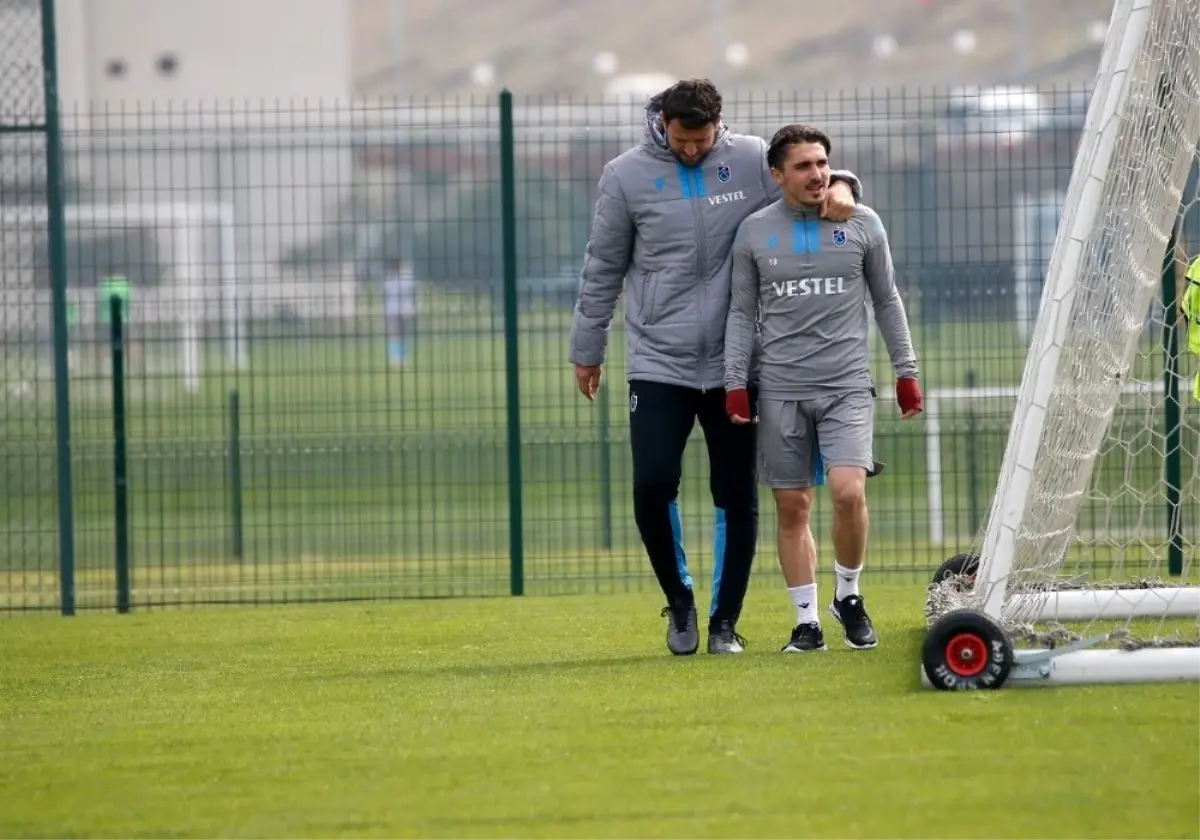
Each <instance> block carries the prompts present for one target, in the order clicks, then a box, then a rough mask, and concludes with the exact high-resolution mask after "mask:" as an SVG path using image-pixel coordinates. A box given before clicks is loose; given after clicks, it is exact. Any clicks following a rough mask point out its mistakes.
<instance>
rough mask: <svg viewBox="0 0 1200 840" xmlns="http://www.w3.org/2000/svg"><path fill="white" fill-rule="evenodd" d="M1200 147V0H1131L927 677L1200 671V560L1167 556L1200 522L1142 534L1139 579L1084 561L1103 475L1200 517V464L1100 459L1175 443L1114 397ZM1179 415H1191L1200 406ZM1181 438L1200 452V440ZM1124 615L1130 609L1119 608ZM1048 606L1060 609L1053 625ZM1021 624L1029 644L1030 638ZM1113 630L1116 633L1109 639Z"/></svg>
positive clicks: (1110, 47) (936, 617) (1166, 675)
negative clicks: (1115, 467)
mask: <svg viewBox="0 0 1200 840" xmlns="http://www.w3.org/2000/svg"><path fill="white" fill-rule="evenodd" d="M1198 150H1200V0H1117V2H1116V3H1115V6H1114V9H1113V14H1112V19H1111V22H1110V26H1109V30H1108V36H1107V38H1106V40H1105V45H1104V50H1103V53H1102V56H1101V59H1100V66H1099V69H1098V71H1097V75H1096V85H1095V92H1094V93H1093V95H1092V99H1091V102H1090V104H1089V108H1088V114H1087V119H1086V122H1085V126H1084V131H1083V136H1082V138H1081V140H1080V144H1079V149H1078V153H1077V156H1076V159H1075V164H1074V168H1073V170H1072V174H1071V179H1070V185H1069V188H1068V191H1067V199H1066V204H1065V206H1064V208H1063V215H1062V219H1061V222H1060V224H1059V227H1058V234H1057V238H1056V240H1055V244H1054V248H1053V252H1052V255H1051V259H1050V265H1049V269H1048V272H1047V278H1046V287H1045V291H1044V293H1043V295H1042V299H1041V305H1040V308H1039V311H1038V317H1037V322H1036V324H1035V326H1034V330H1033V335H1032V342H1031V345H1030V349H1029V352H1028V356H1027V359H1026V364H1025V370H1024V374H1023V377H1022V381H1021V385H1020V388H1019V389H1018V390H1017V393H1016V406H1015V408H1014V410H1013V414H1012V425H1011V428H1010V430H1009V434H1008V441H1007V445H1006V447H1005V451H1004V456H1003V461H1002V462H1001V465H1000V473H999V478H998V480H997V483H996V488H995V493H994V496H993V499H992V504H991V510H990V513H989V515H988V518H987V521H986V524H985V525H984V527H983V530H982V533H981V534H980V535H979V536H978V539H977V541H976V543H975V550H974V551H973V552H972V553H971V555H967V556H965V557H964V558H962V561H963V562H961V563H960V566H959V569H960V571H959V572H958V573H955V574H948V575H947V576H946V577H945V578H943V579H939V580H937V581H935V582H934V583H933V584H932V585H931V587H930V593H929V596H928V598H927V602H926V615H927V618H928V619H929V628H928V630H927V633H926V640H925V645H924V648H923V651H922V660H923V661H922V666H923V667H922V679H923V681H924V683H925V684H926V685H931V686H935V687H937V688H943V689H959V690H961V689H972V688H995V687H999V686H1000V685H1003V684H1015V685H1053V684H1062V683H1080V682H1089V683H1091V682H1146V681H1164V680H1200V589H1197V588H1196V587H1195V585H1194V584H1195V583H1196V581H1195V580H1194V574H1189V572H1188V570H1187V568H1186V566H1185V569H1184V576H1183V585H1166V584H1164V583H1163V582H1162V581H1161V580H1159V579H1158V577H1159V576H1158V574H1157V572H1158V571H1159V568H1160V566H1161V564H1162V563H1163V557H1164V555H1166V554H1167V553H1168V551H1171V552H1177V551H1178V549H1179V548H1180V543H1185V544H1184V545H1183V552H1182V554H1183V555H1184V556H1185V558H1186V559H1185V563H1190V562H1193V561H1194V558H1193V557H1189V556H1187V555H1188V554H1189V553H1190V554H1194V553H1195V549H1196V546H1197V545H1200V541H1198V540H1197V537H1196V535H1195V534H1193V533H1190V532H1189V531H1187V530H1183V531H1182V532H1180V530H1179V529H1178V527H1177V526H1178V523H1175V524H1174V526H1173V528H1174V530H1173V533H1172V535H1171V536H1168V535H1167V531H1168V529H1167V528H1165V527H1164V528H1163V535H1162V538H1161V540H1159V541H1157V542H1151V541H1148V540H1145V539H1144V538H1143V539H1140V540H1137V541H1136V542H1135V545H1134V546H1133V548H1135V549H1136V550H1137V551H1138V552H1139V553H1140V556H1139V559H1138V560H1137V564H1138V565H1139V566H1140V568H1141V569H1142V570H1143V572H1144V574H1145V578H1146V579H1143V580H1142V581H1141V582H1140V583H1139V582H1127V583H1126V584H1124V585H1123V584H1121V583H1117V582H1115V581H1114V582H1113V583H1107V582H1106V581H1105V580H1101V579H1099V575H1098V574H1096V573H1095V572H1094V570H1087V569H1085V568H1083V567H1079V568H1072V565H1071V564H1072V563H1074V562H1077V561H1076V560H1073V559H1072V555H1071V551H1072V548H1073V546H1074V544H1075V543H1076V541H1077V540H1078V539H1079V536H1080V535H1079V527H1078V518H1079V513H1080V510H1081V508H1082V506H1083V504H1084V501H1085V500H1086V499H1087V498H1088V497H1089V493H1091V494H1093V495H1098V496H1100V497H1101V498H1106V499H1110V500H1112V499H1116V498H1128V500H1129V503H1130V504H1133V505H1138V504H1141V505H1143V506H1146V505H1148V504H1149V502H1148V501H1147V500H1148V499H1151V498H1152V497H1155V496H1156V495H1157V494H1160V493H1163V492H1164V491H1165V489H1169V491H1170V492H1171V493H1173V494H1176V495H1179V494H1182V497H1183V506H1182V507H1181V510H1184V511H1186V513H1187V515H1189V516H1190V517H1193V518H1192V520H1191V522H1192V524H1191V528H1192V529H1194V528H1195V519H1194V517H1195V516H1196V515H1197V510H1194V509H1191V508H1200V502H1198V501H1197V498H1198V497H1200V493H1198V492H1197V488H1198V486H1200V468H1197V467H1196V465H1195V464H1191V463H1189V464H1188V465H1187V466H1188V468H1189V472H1187V473H1186V474H1184V475H1183V476H1182V477H1181V478H1180V479H1179V482H1178V483H1181V484H1182V485H1183V486H1174V484H1175V483H1176V482H1168V481H1166V479H1165V478H1164V477H1163V475H1162V473H1157V474H1155V478H1154V479H1153V480H1151V481H1149V482H1147V481H1146V477H1145V475H1143V474H1140V473H1137V471H1136V470H1132V469H1131V471H1130V472H1129V473H1127V474H1126V475H1124V476H1123V479H1124V483H1123V484H1122V486H1121V487H1120V488H1119V489H1117V490H1113V489H1112V488H1109V487H1104V486H1099V485H1101V484H1102V481H1101V479H1102V478H1103V477H1102V476H1099V475H1098V474H1097V464H1098V462H1099V461H1100V460H1101V457H1102V454H1103V453H1104V452H1105V451H1111V448H1110V447H1109V446H1106V445H1107V444H1113V443H1114V442H1115V444H1116V446H1117V450H1116V451H1117V452H1118V454H1121V453H1123V454H1124V455H1125V456H1126V458H1127V460H1128V461H1129V462H1130V463H1133V462H1134V461H1135V459H1136V457H1137V456H1138V455H1139V453H1141V452H1142V451H1143V450H1144V449H1145V448H1147V447H1149V448H1150V449H1151V450H1152V452H1151V455H1152V456H1153V455H1158V454H1161V453H1160V452H1159V448H1160V447H1164V446H1166V444H1165V442H1164V440H1163V439H1161V438H1160V437H1159V431H1158V430H1151V429H1150V428H1149V426H1148V425H1147V426H1145V427H1144V428H1143V429H1141V430H1140V431H1139V433H1137V434H1135V435H1134V436H1133V437H1131V438H1129V439H1123V438H1122V437H1121V435H1122V434H1124V432H1125V430H1124V429H1121V428H1119V424H1118V428H1117V429H1116V430H1114V415H1115V414H1116V411H1117V408H1118V406H1119V404H1120V402H1121V399H1122V394H1124V393H1126V390H1127V388H1128V387H1129V383H1130V379H1131V376H1132V374H1133V373H1134V372H1135V371H1136V370H1137V369H1138V365H1137V362H1138V361H1139V353H1140V349H1141V348H1140V342H1141V337H1142V335H1143V332H1144V327H1145V321H1146V317H1147V313H1148V312H1152V311H1153V309H1152V304H1153V302H1154V301H1155V300H1156V297H1157V296H1158V295H1159V293H1160V291H1161V288H1162V279H1161V278H1162V271H1163V266H1164V261H1165V259H1166V258H1167V257H1168V253H1167V252H1168V247H1169V242H1170V241H1172V234H1173V231H1175V230H1176V226H1177V224H1178V219H1179V215H1180V207H1181V205H1182V204H1184V203H1194V202H1196V201H1197V197H1190V196H1189V197H1188V198H1187V199H1186V200H1185V196H1184V189H1185V186H1186V184H1187V180H1188V176H1189V172H1190V171H1191V170H1192V169H1193V167H1195V166H1196V164H1197V161H1198V160H1200V154H1198ZM1171 258H1174V255H1173V254H1172V255H1171ZM1156 317H1158V318H1159V320H1160V323H1161V321H1162V319H1163V318H1166V319H1171V320H1172V322H1173V320H1174V319H1175V318H1176V317H1177V316H1176V313H1175V312H1170V311H1167V312H1163V313H1162V314H1161V315H1158V316H1156ZM1161 326H1163V327H1165V324H1161ZM1141 360H1142V361H1143V362H1149V361H1150V359H1148V358H1147V357H1145V356H1143V357H1141ZM1181 390H1183V391H1184V393H1186V390H1185V389H1182V388H1181ZM1189 408H1190V409H1191V410H1192V411H1191V412H1189V414H1190V413H1194V408H1195V407H1194V406H1189ZM1185 417H1187V415H1185ZM1181 422H1190V423H1191V424H1192V425H1193V427H1194V424H1195V418H1194V417H1192V418H1188V419H1185V420H1184V421H1181ZM1193 434H1194V429H1187V430H1185V434H1184V436H1185V437H1188V438H1190V437H1191V436H1192V435H1193ZM1175 445H1176V446H1178V449H1177V450H1176V452H1184V453H1195V452H1196V449H1195V447H1196V443H1195V441H1194V440H1187V441H1186V443H1183V444H1178V443H1177V444H1175ZM938 457H939V458H940V452H939V455H938ZM1186 457H1188V458H1189V460H1195V459H1197V455H1196V454H1191V455H1187V456H1186ZM931 483H932V482H931ZM1166 485H1170V486H1169V488H1167V487H1166ZM939 496H940V490H939ZM931 501H932V495H931ZM1114 505H1115V502H1114ZM1101 574H1102V573H1101ZM1189 583H1190V584H1192V585H1187V584H1189ZM1135 619H1149V622H1148V624H1149V625H1151V627H1152V633H1151V634H1149V636H1148V637H1141V636H1138V632H1137V629H1136V627H1135V626H1134V625H1133V624H1132V623H1131V622H1132V621H1133V620H1135ZM1114 621H1116V622H1124V626H1122V627H1117V628H1113V627H1110V626H1107V625H1108V624H1111V623H1112V622H1114ZM1172 621H1175V622H1176V624H1172ZM1039 622H1048V623H1049V624H1050V625H1051V627H1050V628H1049V629H1048V630H1042V629H1039V628H1038V627H1037V626H1036V625H1037V624H1038V623H1039ZM1072 623H1075V624H1082V625H1084V626H1082V627H1078V628H1072V627H1070V626H1069V625H1070V624H1072ZM1135 636H1138V637H1137V638H1135ZM1021 642H1025V643H1028V644H1031V645H1032V647H1027V648H1024V649H1021V648H1018V647H1017V645H1018V644H1020V643H1021ZM1114 642H1115V643H1117V644H1118V645H1119V646H1120V648H1119V649H1095V648H1098V647H1099V646H1101V645H1104V644H1105V643H1109V644H1111V643H1114Z"/></svg>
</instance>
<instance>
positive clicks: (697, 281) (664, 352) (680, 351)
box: [570, 79, 859, 655]
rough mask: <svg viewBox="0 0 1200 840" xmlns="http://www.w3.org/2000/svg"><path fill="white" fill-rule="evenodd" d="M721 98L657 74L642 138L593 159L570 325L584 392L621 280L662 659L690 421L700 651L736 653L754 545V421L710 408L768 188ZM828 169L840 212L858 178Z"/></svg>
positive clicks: (682, 591) (685, 598)
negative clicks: (712, 515) (664, 85)
mask: <svg viewBox="0 0 1200 840" xmlns="http://www.w3.org/2000/svg"><path fill="white" fill-rule="evenodd" d="M721 105H722V101H721V94H720V93H719V92H718V91H717V89H716V87H715V86H714V85H713V84H712V82H709V81H708V80H706V79H693V80H685V81H681V82H678V83H677V84H675V85H672V86H671V87H670V88H668V89H667V90H666V91H664V92H663V93H661V94H659V95H658V96H655V97H654V98H652V99H651V100H650V102H649V103H648V104H647V106H646V135H645V137H644V139H643V141H642V143H641V144H640V145H639V146H637V147H635V148H633V149H630V150H629V151H627V152H625V153H624V154H622V155H620V156H618V157H617V158H615V159H614V160H611V161H609V162H608V164H606V165H605V167H604V171H603V174H602V175H601V176H600V183H599V197H598V199H597V202H596V213H595V217H594V220H593V227H592V236H591V239H590V240H589V242H588V245H587V249H586V251H585V254H584V262H583V270H582V272H581V276H580V284H579V300H578V302H577V303H576V306H575V313H574V318H573V321H572V324H571V354H570V361H571V362H572V363H573V364H574V365H575V378H576V383H577V385H578V387H579V390H580V391H582V392H583V394H584V395H585V396H586V397H587V398H588V399H593V398H594V397H595V394H596V389H597V387H598V386H599V383H600V375H601V366H602V365H603V363H604V358H605V351H606V347H607V339H608V328H609V324H610V322H611V321H612V317H613V313H614V311H615V309H616V304H617V298H618V297H619V296H620V294H621V290H622V288H624V289H625V304H626V306H625V308H626V316H625V317H626V324H627V326H628V333H629V343H628V370H627V378H628V380H629V437H630V445H631V448H632V454H633V499H634V517H635V519H636V520H637V526H638V531H639V533H640V534H641V538H642V543H643V544H644V545H645V547H646V553H647V554H648V555H649V557H650V563H651V565H652V566H653V568H654V573H655V576H656V577H657V579H658V583H659V586H660V587H661V588H662V591H663V594H664V595H665V596H666V598H667V606H666V608H665V609H664V610H663V614H664V615H665V616H667V618H668V622H667V647H668V648H669V649H670V651H671V652H672V653H674V654H676V655H687V654H692V653H695V652H696V650H697V649H698V647H699V631H698V628H697V626H696V602H695V597H694V595H693V593H692V585H691V578H690V577H689V575H688V571H687V561H686V556H685V555H684V553H683V545H682V536H681V534H682V526H681V523H680V519H679V508H678V502H677V500H676V497H677V495H678V491H679V482H680V478H681V474H682V470H683V451H684V448H685V447H686V445H687V439H688V437H689V436H690V434H691V431H692V427H693V425H694V424H695V422H696V421H697V420H699V421H700V425H701V428H703V430H704V438H705V442H706V444H707V447H708V454H709V464H710V473H711V479H710V489H711V492H712V498H713V504H714V505H715V506H716V511H717V520H716V534H715V536H714V552H713V553H714V562H713V593H712V605H711V608H710V611H709V622H708V651H709V653H740V652H741V651H742V649H743V645H744V640H743V639H742V638H741V637H740V636H739V635H738V634H737V632H736V625H737V621H738V618H739V616H740V615H741V610H742V602H743V601H744V600H745V596H746V587H747V585H748V583H749V580H750V567H751V565H752V563H753V560H754V552H755V546H756V543H757V541H758V489H757V478H756V471H755V468H756V449H755V439H754V428H753V426H738V425H735V424H733V423H732V422H731V421H730V420H729V418H728V416H727V415H726V413H725V396H724V387H723V386H724V344H725V323H726V319H727V316H728V314H729V301H730V281H731V273H732V257H731V247H732V244H733V238H734V234H735V233H736V232H737V229H738V226H739V225H740V224H741V222H742V220H743V219H745V218H746V217H747V216H749V215H750V214H751V213H754V212H756V211H758V210H760V209H762V208H763V207H766V206H767V205H768V204H770V203H772V202H773V201H775V200H776V199H777V198H778V197H779V188H778V186H777V185H776V184H775V182H774V180H773V179H772V177H771V174H770V169H769V167H768V166H767V163H766V145H767V144H766V142H765V141H764V140H763V139H761V138H759V137H752V136H748V135H743V134H735V133H733V132H731V131H729V130H728V129H727V128H726V127H725V126H724V125H723V124H722V122H721ZM832 180H833V181H836V183H834V184H833V185H832V186H831V188H830V190H829V193H828V194H829V199H828V201H827V203H826V206H825V208H824V210H823V214H824V215H825V217H827V218H830V219H832V220H834V221H845V220H846V219H848V218H849V217H850V215H851V214H852V213H853V212H854V208H855V196H856V194H857V193H859V189H858V187H859V185H858V181H857V179H856V178H855V177H854V175H852V174H851V173H848V172H835V173H832ZM626 279H628V283H627V284H626Z"/></svg>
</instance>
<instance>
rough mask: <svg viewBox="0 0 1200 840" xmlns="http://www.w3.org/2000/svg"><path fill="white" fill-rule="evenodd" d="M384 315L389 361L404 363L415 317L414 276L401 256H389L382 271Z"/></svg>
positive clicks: (415, 290) (402, 364)
mask: <svg viewBox="0 0 1200 840" xmlns="http://www.w3.org/2000/svg"><path fill="white" fill-rule="evenodd" d="M383 317H384V320H385V321H386V330H387V356H388V364H389V365H391V366H392V367H394V368H400V367H403V366H404V362H405V360H406V359H407V358H408V353H409V350H410V347H411V343H412V338H413V326H414V322H415V321H416V317H417V278H416V276H415V274H414V273H413V270H412V268H410V267H409V266H408V265H407V264H406V263H404V262H403V261H402V260H398V259H391V260H388V261H387V263H386V265H385V266H384V274H383Z"/></svg>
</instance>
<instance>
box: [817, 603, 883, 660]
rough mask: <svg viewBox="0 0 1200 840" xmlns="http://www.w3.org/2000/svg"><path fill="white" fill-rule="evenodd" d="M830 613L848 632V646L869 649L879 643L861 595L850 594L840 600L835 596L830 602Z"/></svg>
mask: <svg viewBox="0 0 1200 840" xmlns="http://www.w3.org/2000/svg"><path fill="white" fill-rule="evenodd" d="M829 614H830V615H832V616H833V617H834V618H836V619H837V620H838V621H839V622H840V623H841V625H842V630H844V631H845V633H846V647H851V648H854V649H855V650H868V649H869V648H873V647H875V646H876V645H877V644H879V639H878V638H877V637H876V636H875V628H874V627H873V626H872V625H871V617H870V616H869V615H867V607H866V605H865V604H864V603H863V599H862V597H861V596H859V595H849V596H847V597H845V598H843V599H842V600H840V601H839V600H838V599H837V598H834V599H833V601H832V602H831V603H830V604H829Z"/></svg>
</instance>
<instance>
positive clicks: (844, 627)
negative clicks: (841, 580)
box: [829, 595, 879, 650]
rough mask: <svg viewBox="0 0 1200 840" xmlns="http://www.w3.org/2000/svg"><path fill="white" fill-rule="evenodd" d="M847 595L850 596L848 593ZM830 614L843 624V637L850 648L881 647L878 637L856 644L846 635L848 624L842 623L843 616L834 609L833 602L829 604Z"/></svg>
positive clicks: (868, 648) (867, 648) (869, 648)
mask: <svg viewBox="0 0 1200 840" xmlns="http://www.w3.org/2000/svg"><path fill="white" fill-rule="evenodd" d="M846 597H850V596H848V595H847V596H846ZM829 614H830V615H831V616H833V618H834V620H835V621H837V623H838V624H840V625H841V627H842V634H843V635H842V639H843V640H844V641H845V642H846V647H848V648H850V650H872V649H873V648H876V647H879V640H878V639H876V640H875V641H873V642H869V643H868V644H865V645H856V644H855V643H854V642H852V641H850V639H849V638H847V637H846V636H845V632H846V625H845V624H842V617H841V616H840V615H838V611H837V610H836V609H834V606H833V604H832V603H831V604H830V605H829Z"/></svg>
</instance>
